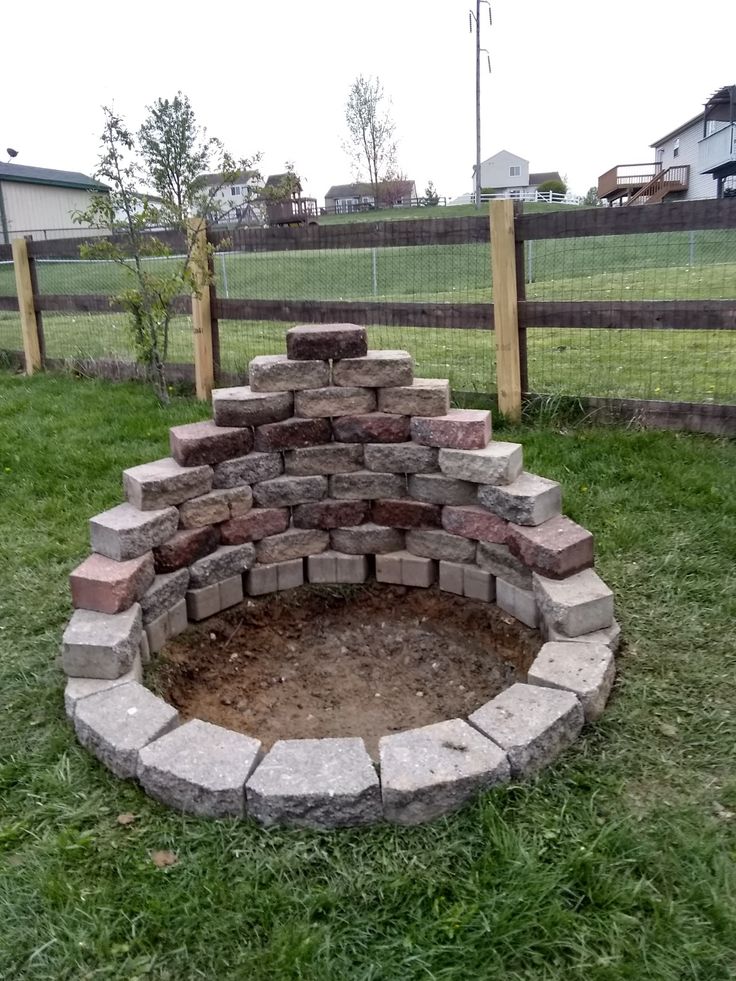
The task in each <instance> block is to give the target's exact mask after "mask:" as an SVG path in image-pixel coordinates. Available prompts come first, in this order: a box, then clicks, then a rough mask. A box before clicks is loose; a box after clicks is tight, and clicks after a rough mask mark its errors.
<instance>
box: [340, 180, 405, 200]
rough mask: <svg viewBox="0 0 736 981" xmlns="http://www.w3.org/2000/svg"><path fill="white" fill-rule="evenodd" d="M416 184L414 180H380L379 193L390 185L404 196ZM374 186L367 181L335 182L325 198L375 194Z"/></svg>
mask: <svg viewBox="0 0 736 981" xmlns="http://www.w3.org/2000/svg"><path fill="white" fill-rule="evenodd" d="M414 186H415V182H414V181H379V182H378V191H379V194H380V192H381V189H382V188H386V187H390V188H391V189H392V190H395V191H397V192H398V193H400V194H401V195H402V196H403V195H405V194H410V193H411V191H412V188H413V187H414ZM373 191H374V186H373V184H369V183H367V182H366V181H356V183H354V184H333V185H332V187H331V188H330V189H329V191H327V193H326V194H325V198H347V197H352V196H353V195H355V194H373Z"/></svg>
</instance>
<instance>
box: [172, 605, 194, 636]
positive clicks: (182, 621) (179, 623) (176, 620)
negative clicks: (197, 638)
mask: <svg viewBox="0 0 736 981" xmlns="http://www.w3.org/2000/svg"><path fill="white" fill-rule="evenodd" d="M188 626H189V618H188V617H187V601H186V598H182V599H180V600H179V602H178V603H176V604H175V605H174V606H172V607H171V609H170V610H169V637H176V636H177V634H180V633H183V632H184V631H185V630H186V629H187V627H188Z"/></svg>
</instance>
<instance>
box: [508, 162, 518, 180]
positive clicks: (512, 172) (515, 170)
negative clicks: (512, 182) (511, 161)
mask: <svg viewBox="0 0 736 981" xmlns="http://www.w3.org/2000/svg"><path fill="white" fill-rule="evenodd" d="M509 177H521V167H520V166H519V165H518V164H517V166H515V167H509Z"/></svg>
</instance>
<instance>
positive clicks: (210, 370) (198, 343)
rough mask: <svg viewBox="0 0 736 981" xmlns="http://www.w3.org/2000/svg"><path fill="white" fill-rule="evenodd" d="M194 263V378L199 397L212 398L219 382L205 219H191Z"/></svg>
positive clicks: (203, 399) (190, 232)
mask: <svg viewBox="0 0 736 981" xmlns="http://www.w3.org/2000/svg"><path fill="white" fill-rule="evenodd" d="M189 237H190V242H191V256H190V263H191V268H192V271H193V273H194V279H195V283H196V285H197V292H196V293H193V294H192V335H193V339H194V380H195V384H196V388H197V398H198V399H201V400H202V401H203V402H206V401H208V400H209V398H210V396H211V395H212V388H213V386H214V381H215V366H214V358H213V350H212V306H211V303H210V280H209V255H208V250H207V226H206V225H205V221H204V218H190V219H189Z"/></svg>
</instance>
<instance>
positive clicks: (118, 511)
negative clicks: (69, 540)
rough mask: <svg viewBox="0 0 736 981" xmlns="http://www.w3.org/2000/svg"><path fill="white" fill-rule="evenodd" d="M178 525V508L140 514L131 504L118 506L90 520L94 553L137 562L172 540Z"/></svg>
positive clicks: (121, 560)
mask: <svg viewBox="0 0 736 981" xmlns="http://www.w3.org/2000/svg"><path fill="white" fill-rule="evenodd" d="M178 524H179V513H178V511H177V510H176V508H173V507H167V508H160V509H158V510H156V511H139V510H138V508H137V507H133V505H132V504H128V503H125V504H118V505H117V506H116V507H114V508H110V510H109V511H103V512H102V514H98V515H96V516H95V517H94V518H90V522H89V532H90V541H91V543H92V551H93V552H99V553H100V555H106V556H107V557H108V558H109V559H115V560H116V561H118V562H124V561H126V560H127V559H135V558H138V556H139V555H145V553H146V552H148V551H150V550H151V549H153V548H156V546H158V545H161V544H163V543H164V542H165V541H167V540H168V539H169V538H171V536H172V535H173V534H174V532H175V531H176V529H177V526H178Z"/></svg>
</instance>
